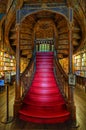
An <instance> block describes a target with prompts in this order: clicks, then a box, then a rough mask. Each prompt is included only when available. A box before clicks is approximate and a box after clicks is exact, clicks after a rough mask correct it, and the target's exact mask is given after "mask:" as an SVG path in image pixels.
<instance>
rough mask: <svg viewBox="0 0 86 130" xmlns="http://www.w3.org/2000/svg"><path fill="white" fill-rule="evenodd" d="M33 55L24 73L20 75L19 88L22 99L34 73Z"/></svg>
mask: <svg viewBox="0 0 86 130" xmlns="http://www.w3.org/2000/svg"><path fill="white" fill-rule="evenodd" d="M35 66H36V64H35V54H34V55H33V56H32V58H31V59H30V62H29V64H28V66H27V67H26V69H25V71H24V72H23V73H22V75H21V87H22V97H24V96H25V94H26V93H27V91H28V89H29V87H30V85H31V83H32V80H33V76H34V73H35Z"/></svg>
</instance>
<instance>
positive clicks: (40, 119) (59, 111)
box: [19, 52, 70, 123]
mask: <svg viewBox="0 0 86 130" xmlns="http://www.w3.org/2000/svg"><path fill="white" fill-rule="evenodd" d="M53 65H54V64H53V52H38V53H36V72H35V75H34V79H33V81H32V84H31V87H30V89H29V91H28V92H27V94H26V96H25V98H24V100H23V105H22V108H21V110H20V111H19V117H20V118H21V119H23V120H26V121H31V122H36V123H61V122H65V121H66V120H68V119H69V118H70V113H69V112H68V111H67V108H66V102H65V100H64V98H63V96H62V94H61V93H60V89H59V87H58V85H57V83H56V79H55V76H54V72H53Z"/></svg>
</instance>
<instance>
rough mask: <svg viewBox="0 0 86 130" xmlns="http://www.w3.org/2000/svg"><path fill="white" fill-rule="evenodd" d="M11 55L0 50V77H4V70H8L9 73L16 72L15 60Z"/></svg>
mask: <svg viewBox="0 0 86 130" xmlns="http://www.w3.org/2000/svg"><path fill="white" fill-rule="evenodd" d="M15 61H16V60H15V57H14V56H13V55H9V54H8V53H7V52H4V50H0V78H2V77H4V74H5V72H10V73H11V75H13V74H15V72H16V62H15Z"/></svg>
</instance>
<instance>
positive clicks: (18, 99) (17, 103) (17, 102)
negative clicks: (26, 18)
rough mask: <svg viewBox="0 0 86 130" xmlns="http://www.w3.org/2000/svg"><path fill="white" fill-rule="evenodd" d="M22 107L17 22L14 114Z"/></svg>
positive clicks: (17, 28)
mask: <svg viewBox="0 0 86 130" xmlns="http://www.w3.org/2000/svg"><path fill="white" fill-rule="evenodd" d="M20 107H21V85H20V24H16V86H15V102H14V116H17V114H18V111H19V109H20Z"/></svg>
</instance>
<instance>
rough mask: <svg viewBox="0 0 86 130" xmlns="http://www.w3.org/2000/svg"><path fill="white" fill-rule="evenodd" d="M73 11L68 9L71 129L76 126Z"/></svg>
mask: <svg viewBox="0 0 86 130" xmlns="http://www.w3.org/2000/svg"><path fill="white" fill-rule="evenodd" d="M72 58H73V9H72V8H70V7H69V88H68V108H69V110H70V112H71V120H72V127H77V126H76V107H75V104H74V87H75V75H74V74H73V59H72Z"/></svg>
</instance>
